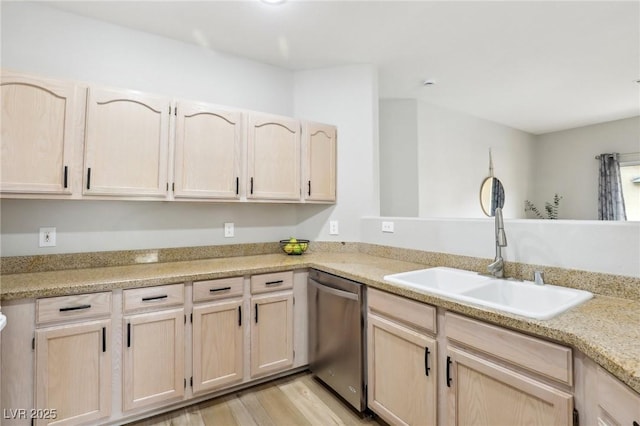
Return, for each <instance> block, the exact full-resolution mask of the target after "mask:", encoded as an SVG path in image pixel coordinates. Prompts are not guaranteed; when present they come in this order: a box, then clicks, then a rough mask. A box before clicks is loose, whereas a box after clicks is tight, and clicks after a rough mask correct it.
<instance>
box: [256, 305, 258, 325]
mask: <svg viewBox="0 0 640 426" xmlns="http://www.w3.org/2000/svg"><path fill="white" fill-rule="evenodd" d="M257 323H258V304H257V303H256V324H257Z"/></svg>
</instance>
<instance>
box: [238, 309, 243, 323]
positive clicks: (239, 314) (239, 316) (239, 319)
mask: <svg viewBox="0 0 640 426" xmlns="http://www.w3.org/2000/svg"><path fill="white" fill-rule="evenodd" d="M238 327H242V306H238Z"/></svg>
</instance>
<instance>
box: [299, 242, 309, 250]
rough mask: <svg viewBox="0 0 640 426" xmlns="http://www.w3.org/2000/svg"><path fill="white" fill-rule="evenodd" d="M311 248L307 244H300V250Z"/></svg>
mask: <svg viewBox="0 0 640 426" xmlns="http://www.w3.org/2000/svg"><path fill="white" fill-rule="evenodd" d="M308 247H309V244H307V243H300V249H302V251H305V250H307V248H308Z"/></svg>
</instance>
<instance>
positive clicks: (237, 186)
mask: <svg viewBox="0 0 640 426" xmlns="http://www.w3.org/2000/svg"><path fill="white" fill-rule="evenodd" d="M238 194H240V178H239V177H236V195H238Z"/></svg>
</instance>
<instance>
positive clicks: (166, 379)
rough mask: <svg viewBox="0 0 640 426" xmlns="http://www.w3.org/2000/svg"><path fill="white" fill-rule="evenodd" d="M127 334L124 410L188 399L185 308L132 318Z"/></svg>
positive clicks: (126, 329) (123, 362)
mask: <svg viewBox="0 0 640 426" xmlns="http://www.w3.org/2000/svg"><path fill="white" fill-rule="evenodd" d="M123 322H124V331H123V338H124V342H123V349H122V350H123V357H122V370H123V377H124V380H123V401H122V404H123V410H124V411H127V410H132V409H136V408H141V407H145V406H148V405H151V404H156V403H159V402H163V401H168V400H174V399H179V398H182V397H183V396H184V388H185V375H184V308H179V309H171V310H166V311H160V312H149V313H143V314H137V315H130V316H126V317H125V318H124V321H123Z"/></svg>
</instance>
